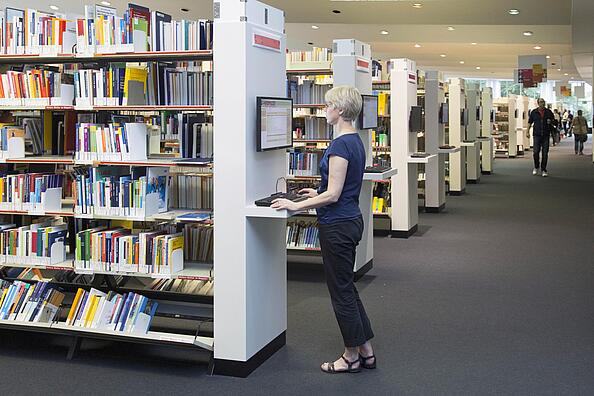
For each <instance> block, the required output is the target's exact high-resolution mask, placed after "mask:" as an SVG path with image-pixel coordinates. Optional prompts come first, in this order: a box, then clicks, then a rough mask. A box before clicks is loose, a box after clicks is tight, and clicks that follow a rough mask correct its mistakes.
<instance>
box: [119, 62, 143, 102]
mask: <svg viewBox="0 0 594 396" xmlns="http://www.w3.org/2000/svg"><path fill="white" fill-rule="evenodd" d="M147 75H148V71H147V69H146V68H141V67H126V73H125V74H124V97H126V98H127V97H128V88H129V85H130V82H131V81H137V82H139V83H142V86H143V91H144V92H146V77H147Z"/></svg>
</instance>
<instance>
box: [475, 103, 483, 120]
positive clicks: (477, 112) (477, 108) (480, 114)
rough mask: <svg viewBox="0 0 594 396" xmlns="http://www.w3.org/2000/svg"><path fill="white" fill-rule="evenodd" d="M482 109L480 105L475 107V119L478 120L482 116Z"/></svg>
mask: <svg viewBox="0 0 594 396" xmlns="http://www.w3.org/2000/svg"><path fill="white" fill-rule="evenodd" d="M482 110H483V109H482V107H480V106H477V107H476V120H477V121H480V120H482V118H483V114H482V113H483V112H482Z"/></svg>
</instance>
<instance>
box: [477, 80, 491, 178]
mask: <svg viewBox="0 0 594 396" xmlns="http://www.w3.org/2000/svg"><path fill="white" fill-rule="evenodd" d="M492 114H493V89H492V88H490V87H485V88H483V90H482V91H481V134H480V138H479V140H480V141H481V171H482V173H483V174H485V175H490V174H491V173H492V172H493V161H494V159H495V157H494V155H493V153H494V150H493V137H492V136H491V135H492V132H493V121H494V120H493V117H492Z"/></svg>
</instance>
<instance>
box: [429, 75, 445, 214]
mask: <svg viewBox="0 0 594 396" xmlns="http://www.w3.org/2000/svg"><path fill="white" fill-rule="evenodd" d="M444 102H445V92H444V83H443V75H442V74H441V73H440V72H438V71H428V72H426V73H425V151H426V152H427V153H429V154H438V155H439V156H438V158H437V160H436V161H430V162H429V163H428V164H427V165H426V167H425V170H426V172H425V173H426V178H425V211H427V212H439V211H441V210H442V209H443V208H444V207H445V203H446V195H445V158H446V155H447V153H445V152H443V153H442V154H440V151H439V146H442V145H444V144H445V131H444V125H443V123H442V122H441V120H440V119H439V114H440V111H441V108H442V104H443V103H444Z"/></svg>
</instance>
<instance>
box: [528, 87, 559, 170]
mask: <svg viewBox="0 0 594 396" xmlns="http://www.w3.org/2000/svg"><path fill="white" fill-rule="evenodd" d="M545 105H546V102H545V100H544V99H543V98H540V99H538V108H537V109H534V110H532V111H531V112H530V119H529V120H528V124H529V126H528V131H527V132H526V136H527V137H530V128H532V138H533V148H534V170H532V174H533V175H538V170H539V168H540V170H541V171H542V176H543V177H547V176H548V175H549V174H548V172H547V162H548V160H549V141H550V139H551V133H552V131H553V125H554V121H555V116H554V114H553V112H552V111H551V110H550V109H547V108H545ZM541 150H542V160H541V158H540V152H541Z"/></svg>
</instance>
